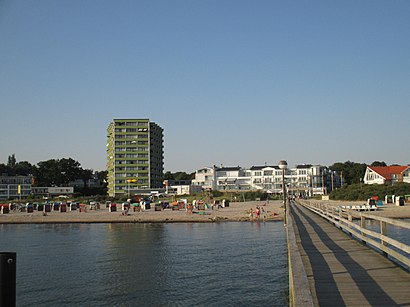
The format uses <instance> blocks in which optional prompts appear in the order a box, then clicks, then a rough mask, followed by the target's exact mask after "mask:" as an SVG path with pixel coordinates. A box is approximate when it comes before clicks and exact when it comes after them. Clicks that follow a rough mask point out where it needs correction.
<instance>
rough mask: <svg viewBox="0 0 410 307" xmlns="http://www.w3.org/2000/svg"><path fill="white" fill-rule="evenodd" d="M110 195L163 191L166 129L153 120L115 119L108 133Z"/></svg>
mask: <svg viewBox="0 0 410 307" xmlns="http://www.w3.org/2000/svg"><path fill="white" fill-rule="evenodd" d="M107 158H108V159H107V171H108V176H107V177H108V195H109V196H112V197H114V196H120V195H132V194H134V193H133V191H135V190H142V189H147V190H148V189H153V188H160V187H162V182H163V180H162V178H163V173H164V146H163V129H162V128H161V127H160V126H158V125H157V124H155V123H153V122H150V121H149V119H114V120H113V122H111V123H110V124H109V126H108V129H107Z"/></svg>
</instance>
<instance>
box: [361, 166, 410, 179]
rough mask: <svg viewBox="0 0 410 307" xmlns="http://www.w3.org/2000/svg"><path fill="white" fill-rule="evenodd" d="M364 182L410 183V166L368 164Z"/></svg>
mask: <svg viewBox="0 0 410 307" xmlns="http://www.w3.org/2000/svg"><path fill="white" fill-rule="evenodd" d="M363 182H364V183H365V184H395V183H398V182H407V183H410V166H408V165H407V166H401V165H391V166H368V167H367V168H366V172H365V174H364V180H363Z"/></svg>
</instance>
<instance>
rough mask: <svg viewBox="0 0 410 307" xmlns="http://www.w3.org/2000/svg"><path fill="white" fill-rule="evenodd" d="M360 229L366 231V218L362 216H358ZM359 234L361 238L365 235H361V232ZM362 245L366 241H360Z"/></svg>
mask: <svg viewBox="0 0 410 307" xmlns="http://www.w3.org/2000/svg"><path fill="white" fill-rule="evenodd" d="M360 227H361V229H366V218H365V217H364V216H362V215H360ZM361 234H362V236H363V237H365V236H366V234H365V233H363V231H361ZM362 243H363V244H366V240H363V239H362Z"/></svg>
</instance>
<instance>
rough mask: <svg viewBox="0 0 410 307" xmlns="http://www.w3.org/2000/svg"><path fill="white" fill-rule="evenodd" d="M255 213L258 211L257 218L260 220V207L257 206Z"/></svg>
mask: <svg viewBox="0 0 410 307" xmlns="http://www.w3.org/2000/svg"><path fill="white" fill-rule="evenodd" d="M255 213H256V218H257V219H258V220H259V217H260V209H259V207H256V211H255Z"/></svg>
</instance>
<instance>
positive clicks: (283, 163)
mask: <svg viewBox="0 0 410 307" xmlns="http://www.w3.org/2000/svg"><path fill="white" fill-rule="evenodd" d="M278 166H279V168H280V169H281V170H282V194H283V208H284V211H285V217H284V225H285V226H286V188H285V170H286V167H287V166H288V163H287V162H286V161H285V160H280V161H279V163H278Z"/></svg>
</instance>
